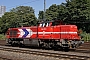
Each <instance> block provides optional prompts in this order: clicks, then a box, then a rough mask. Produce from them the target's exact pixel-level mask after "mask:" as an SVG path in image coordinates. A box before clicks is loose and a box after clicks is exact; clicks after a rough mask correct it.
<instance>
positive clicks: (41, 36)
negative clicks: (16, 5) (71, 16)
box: [6, 21, 81, 49]
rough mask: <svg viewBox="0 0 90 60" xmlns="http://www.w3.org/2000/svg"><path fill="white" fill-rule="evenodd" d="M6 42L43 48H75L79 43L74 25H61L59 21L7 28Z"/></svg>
mask: <svg viewBox="0 0 90 60" xmlns="http://www.w3.org/2000/svg"><path fill="white" fill-rule="evenodd" d="M6 37H7V40H6V42H7V44H11V45H14V44H18V45H25V46H39V47H45V48H64V49H65V48H76V47H78V46H79V44H80V43H81V40H80V36H79V34H78V29H77V26H76V25H63V24H61V22H60V21H48V22H41V23H39V24H38V25H37V26H31V27H20V28H9V29H8V31H7V33H6Z"/></svg>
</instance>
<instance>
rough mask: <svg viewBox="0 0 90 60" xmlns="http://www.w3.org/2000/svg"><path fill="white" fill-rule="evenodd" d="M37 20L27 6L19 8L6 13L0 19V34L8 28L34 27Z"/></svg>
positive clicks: (30, 8) (31, 9)
mask: <svg viewBox="0 0 90 60" xmlns="http://www.w3.org/2000/svg"><path fill="white" fill-rule="evenodd" d="M36 22H37V18H36V17H35V14H34V10H33V8H32V7H29V6H19V7H16V8H13V9H11V11H10V12H6V13H5V14H4V15H3V16H2V17H1V19H0V23H1V25H0V32H1V33H5V32H6V31H7V29H8V28H11V27H13V28H14V27H21V26H32V25H36Z"/></svg>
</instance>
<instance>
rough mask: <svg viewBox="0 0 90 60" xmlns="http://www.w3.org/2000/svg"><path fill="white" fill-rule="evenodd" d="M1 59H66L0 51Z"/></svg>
mask: <svg viewBox="0 0 90 60" xmlns="http://www.w3.org/2000/svg"><path fill="white" fill-rule="evenodd" d="M0 57H4V58H8V59H12V60H64V59H58V58H54V57H45V56H40V55H32V54H24V53H16V52H8V51H2V50H0ZM65 60H68V59H65Z"/></svg>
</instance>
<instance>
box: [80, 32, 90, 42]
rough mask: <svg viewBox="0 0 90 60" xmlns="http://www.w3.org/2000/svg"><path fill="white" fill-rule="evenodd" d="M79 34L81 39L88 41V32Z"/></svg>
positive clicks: (89, 39)
mask: <svg viewBox="0 0 90 60" xmlns="http://www.w3.org/2000/svg"><path fill="white" fill-rule="evenodd" d="M80 36H81V37H82V40H84V41H90V33H86V32H82V33H81V34H80Z"/></svg>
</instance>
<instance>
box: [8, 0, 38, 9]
mask: <svg viewBox="0 0 90 60" xmlns="http://www.w3.org/2000/svg"><path fill="white" fill-rule="evenodd" d="M36 1H40V0H33V1H29V2H25V3H22V4H18V5H14V6H10V7H7V9H9V8H12V7H16V6H21V5H25V4H29V3H34V2H36Z"/></svg>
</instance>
